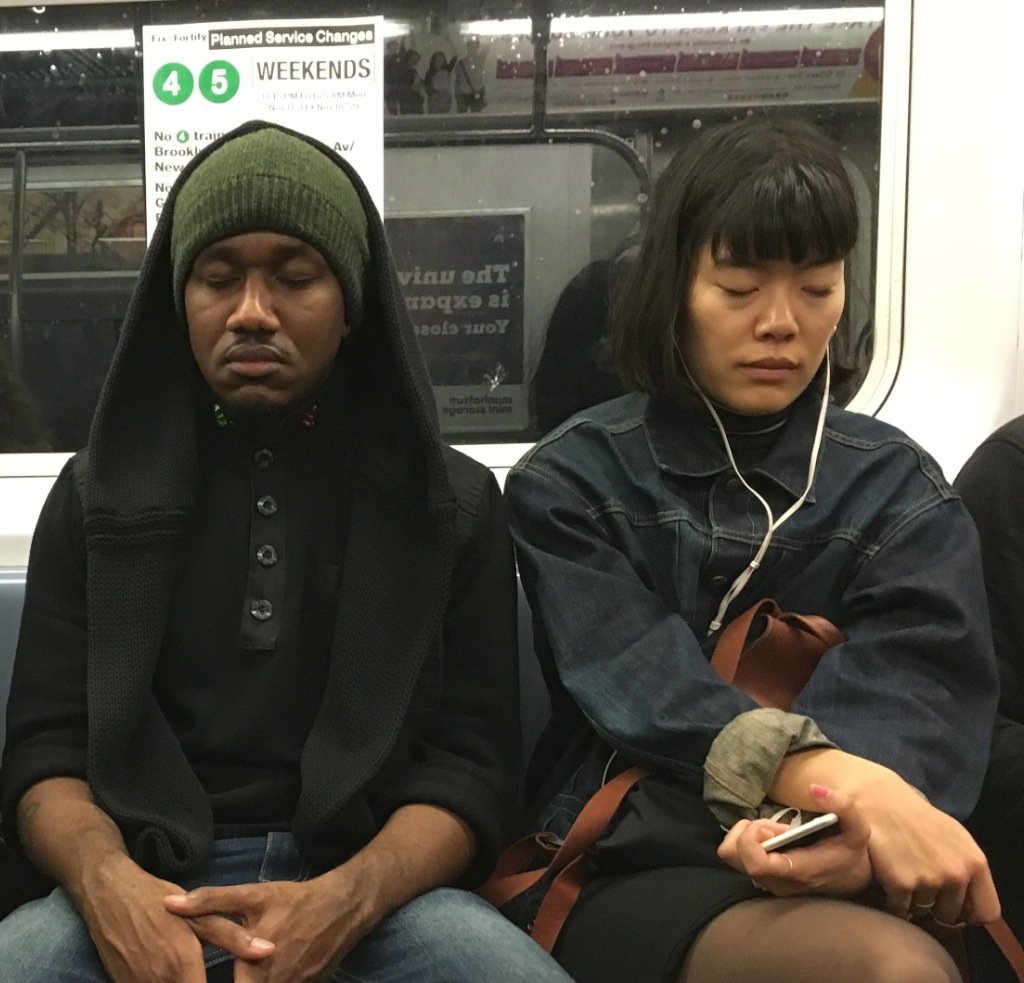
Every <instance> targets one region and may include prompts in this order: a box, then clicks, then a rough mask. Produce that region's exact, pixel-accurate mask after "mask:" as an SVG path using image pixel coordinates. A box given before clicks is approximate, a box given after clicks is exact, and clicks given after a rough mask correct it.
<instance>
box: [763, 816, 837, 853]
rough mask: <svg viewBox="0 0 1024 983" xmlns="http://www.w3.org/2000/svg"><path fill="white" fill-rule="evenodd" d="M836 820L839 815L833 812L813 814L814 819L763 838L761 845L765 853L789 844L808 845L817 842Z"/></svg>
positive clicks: (781, 848) (784, 847)
mask: <svg viewBox="0 0 1024 983" xmlns="http://www.w3.org/2000/svg"><path fill="white" fill-rule="evenodd" d="M838 822H839V817H838V816H837V815H836V814H835V813H834V812H826V813H824V814H823V815H821V816H815V818H814V819H808V820H807V822H806V823H801V824H800V825H799V826H791V827H790V828H789V829H787V830H784V831H783V832H781V833H779V834H777V835H776V836H773V837H771V839H768V840H765V841H764V842H763V843H762V844H761V846H763V847H764V849H765V852H766V853H771V852H772V851H773V850H785V849H786V848H787V847H790V846H797V845H799V846H810V845H811V844H812V843H815V842H817V840H818V839H819V838H820V836H821V835H822V833H824V832H825V830H827V829H829V828H831V827H832V826H835V825H836V824H837V823H838Z"/></svg>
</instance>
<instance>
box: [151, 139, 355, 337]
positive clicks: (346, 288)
mask: <svg viewBox="0 0 1024 983" xmlns="http://www.w3.org/2000/svg"><path fill="white" fill-rule="evenodd" d="M243 232H280V233H282V234H283V235H290V236H294V237H295V238H296V239H301V240H302V241H303V242H306V243H308V244H309V245H311V246H313V247H314V248H315V249H316V250H317V251H318V252H319V253H320V254H321V255H322V256H323V257H324V259H325V260H327V263H328V264H329V265H330V267H331V269H332V270H333V271H334V274H335V276H337V278H338V281H339V283H340V284H341V289H342V292H343V293H344V299H345V320H346V322H347V323H348V325H349V326H350V327H355V326H356V325H358V324H359V322H360V320H361V318H362V313H363V284H364V281H365V278H366V271H367V268H368V266H369V262H370V249H369V245H368V243H367V237H366V213H365V212H364V211H363V205H362V202H361V201H360V199H359V194H358V192H357V191H356V189H355V188H354V187H353V185H352V182H351V181H350V180H349V179H348V175H347V174H345V172H344V171H343V170H342V169H341V168H340V167H339V166H338V165H337V164H336V163H335V162H334V161H332V160H331V159H330V158H329V157H327V155H326V154H324V153H322V152H321V151H319V150H317V148H316V147H314V146H312V145H311V144H309V143H307V142H306V141H305V140H303V139H301V138H300V137H297V136H294V135H293V134H290V133H284V132H282V131H281V130H278V129H276V128H274V127H266V128H265V129H260V130H254V131H253V132H250V133H246V134H244V135H243V136H240V137H237V138H235V139H234V140H229V141H228V142H227V143H225V144H223V145H222V146H220V147H218V148H217V149H216V150H214V151H213V152H212V153H211V154H210V155H209V156H208V157H207V158H206V159H205V160H204V161H202V163H200V164H199V165H198V166H197V167H196V169H195V170H194V171H193V172H192V174H191V175H189V177H188V178H187V179H186V181H185V183H184V184H183V185H182V186H181V188H180V189H179V191H178V196H177V198H176V199H175V202H174V215H173V220H172V222H171V268H172V271H173V276H174V303H175V306H176V307H177V310H178V315H179V316H180V317H181V319H182V323H184V322H185V301H184V294H185V281H186V280H187V279H188V276H189V273H190V272H191V271H192V264H193V263H194V262H195V258H196V256H198V255H199V253H200V252H202V250H203V249H205V248H206V247H207V246H209V245H210V244H211V243H214V242H218V241H219V240H221V239H227V238H230V237H231V236H236V235H241V234H242V233H243Z"/></svg>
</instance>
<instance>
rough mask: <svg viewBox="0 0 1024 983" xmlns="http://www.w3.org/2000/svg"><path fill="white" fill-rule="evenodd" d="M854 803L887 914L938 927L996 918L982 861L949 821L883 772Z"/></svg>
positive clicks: (967, 837)
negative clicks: (864, 824) (867, 830)
mask: <svg viewBox="0 0 1024 983" xmlns="http://www.w3.org/2000/svg"><path fill="white" fill-rule="evenodd" d="M855 799H856V801H857V804H858V806H859V807H860V808H861V810H862V811H863V813H864V815H865V816H866V817H867V820H868V822H869V823H870V826H871V842H870V843H869V845H868V855H869V856H870V858H871V866H872V869H873V871H874V876H875V880H876V881H877V882H878V884H879V886H880V887H881V888H882V890H883V891H884V892H885V899H886V901H885V907H886V909H887V910H888V911H890V912H892V913H893V914H894V915H898V916H899V917H901V918H920V917H926V916H928V915H932V916H934V917H935V918H936V920H938V921H940V922H944V923H946V924H955V923H958V922H970V923H972V924H986V923H988V922H991V921H994V920H995V919H996V918H998V917H999V897H998V895H997V894H996V889H995V885H994V884H993V882H992V874H991V872H990V871H989V868H988V862H987V861H986V859H985V855H984V853H982V851H981V848H980V847H979V846H978V844H977V843H975V842H974V839H973V837H972V836H971V835H970V833H968V832H967V830H966V829H964V827H963V826H962V825H961V824H960V823H959V822H957V821H956V820H955V819H953V817H952V816H949V815H947V814H946V813H944V812H942V811H941V810H939V809H936V808H935V807H934V806H933V805H932V804H931V803H930V802H929V801H928V800H927V799H926V798H925V797H924V796H923V795H921V793H920V792H918V791H917V789H915V788H913V787H912V786H911V785H908V784H907V783H906V782H904V781H903V779H901V778H899V776H897V775H895V774H893V773H891V772H890V773H889V775H888V776H883V778H882V779H881V780H879V781H877V782H873V783H869V784H868V785H867V786H866V787H864V788H861V789H859V790H858V791H857V792H856V793H855Z"/></svg>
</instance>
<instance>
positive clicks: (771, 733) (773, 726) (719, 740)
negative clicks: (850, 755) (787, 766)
mask: <svg viewBox="0 0 1024 983" xmlns="http://www.w3.org/2000/svg"><path fill="white" fill-rule="evenodd" d="M835 746H836V745H835V744H833V743H832V741H830V740H829V739H828V738H827V737H826V736H825V735H824V734H823V733H822V732H821V729H820V728H819V727H818V725H817V724H816V723H815V722H814V721H813V720H811V719H810V717H803V716H801V715H800V714H796V713H787V712H786V711H784V710H771V709H767V708H759V709H757V710H749V711H747V712H746V713H741V714H740V715H739V716H738V717H736V718H735V719H734V720H732V721H730V722H729V723H728V724H726V726H725V727H723V728H722V730H721V731H720V732H719V734H718V736H717V737H716V738H715V740H714V742H713V743H712V745H711V750H710V751H708V756H707V758H705V759H704V801H705V802H706V803H707V805H708V808H709V809H710V810H711V811H712V812H713V813H714V814H715V817H716V818H717V819H718V821H719V822H721V823H722V824H723V825H725V826H731V825H732V824H733V823H735V822H737V820H740V819H755V818H757V817H758V816H759V815H760V812H759V810H760V807H761V805H762V804H763V803H764V802H765V798H766V796H767V795H768V790H769V789H770V788H771V787H772V783H773V782H774V781H775V772H776V771H777V770H778V768H779V764H780V763H781V761H782V759H783V758H784V757H785V756H786V755H787V754H793V753H794V752H796V751H806V750H807V749H808V748H813V747H835Z"/></svg>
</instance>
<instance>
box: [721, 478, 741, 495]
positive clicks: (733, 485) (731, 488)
mask: <svg viewBox="0 0 1024 983" xmlns="http://www.w3.org/2000/svg"><path fill="white" fill-rule="evenodd" d="M725 490H726V491H727V492H728V493H729V494H730V495H735V494H737V493H738V492H741V491H743V482H742V481H740V479H739V478H730V479H729V480H728V481H727V482H726V483H725Z"/></svg>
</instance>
